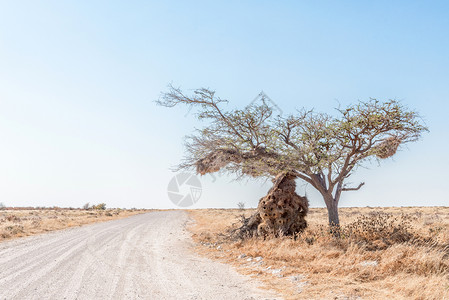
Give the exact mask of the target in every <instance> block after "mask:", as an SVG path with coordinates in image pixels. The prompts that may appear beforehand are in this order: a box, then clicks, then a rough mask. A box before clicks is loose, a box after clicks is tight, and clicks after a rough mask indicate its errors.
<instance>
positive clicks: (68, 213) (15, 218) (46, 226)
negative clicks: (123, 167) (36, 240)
mask: <svg viewBox="0 0 449 300" xmlns="http://www.w3.org/2000/svg"><path fill="white" fill-rule="evenodd" d="M146 211H147V210H137V209H131V210H127V209H107V210H80V209H65V208H57V209H14V210H5V209H3V210H0V242H1V241H4V240H7V239H12V238H17V237H23V236H29V235H34V234H39V233H43V232H47V231H53V230H59V229H65V228H69V227H73V226H81V225H84V224H89V223H95V222H103V221H109V220H114V219H120V218H125V217H129V216H132V215H135V214H140V213H144V212H146Z"/></svg>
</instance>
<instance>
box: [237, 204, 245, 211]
mask: <svg viewBox="0 0 449 300" xmlns="http://www.w3.org/2000/svg"><path fill="white" fill-rule="evenodd" d="M237 207H238V208H239V209H240V210H244V209H245V203H244V202H239V203H237Z"/></svg>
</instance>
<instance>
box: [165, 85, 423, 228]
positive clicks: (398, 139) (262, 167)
mask: <svg viewBox="0 0 449 300" xmlns="http://www.w3.org/2000/svg"><path fill="white" fill-rule="evenodd" d="M158 103H159V104H160V105H163V106H167V107H173V106H175V105H178V104H185V105H188V106H195V107H197V108H198V113H197V117H198V118H199V119H200V120H203V121H207V122H208V123H207V126H206V127H205V128H203V129H198V130H197V131H196V134H195V135H192V136H189V137H187V143H186V149H187V156H186V158H185V160H184V161H183V162H182V163H181V164H180V165H179V169H196V171H197V173H199V174H202V175H204V174H206V173H213V172H217V171H219V170H225V171H227V172H229V173H233V174H237V176H239V177H241V176H251V177H256V178H257V177H268V178H272V179H275V178H276V177H278V176H279V177H282V176H287V177H289V178H293V179H296V178H299V179H302V180H304V181H305V182H307V183H309V184H310V185H311V186H313V187H314V188H315V189H317V190H318V191H319V192H320V194H321V195H322V196H323V199H324V201H325V203H326V206H327V209H328V216H329V224H330V225H337V226H338V225H339V217H338V203H339V200H340V196H341V193H342V192H345V191H355V190H358V189H360V188H361V187H362V186H363V185H364V183H363V182H362V183H360V184H359V185H358V186H354V187H351V186H348V185H347V184H346V183H345V180H346V179H347V178H348V177H349V176H351V175H352V174H353V172H354V171H355V170H356V169H357V167H359V166H361V165H363V163H365V162H366V161H367V160H369V159H371V158H374V159H378V160H382V159H386V158H388V157H391V156H393V155H394V154H395V153H396V152H397V150H398V149H399V148H400V146H401V145H404V144H406V143H409V142H414V141H416V140H418V139H419V138H420V137H421V134H422V133H423V132H425V131H427V128H426V127H425V126H424V125H423V124H422V121H421V118H420V116H419V115H418V113H417V112H415V111H412V110H409V109H408V108H406V107H405V106H403V105H402V104H401V103H400V102H398V101H395V100H388V101H384V102H382V101H378V100H376V99H370V100H368V101H359V102H358V103H357V104H355V105H350V106H348V107H347V108H338V109H337V110H336V112H337V115H336V116H332V115H330V114H326V113H318V112H314V111H313V110H306V109H302V110H299V111H298V112H297V113H296V114H290V115H286V116H276V115H274V114H273V110H272V108H271V107H269V106H268V104H267V103H266V102H265V101H264V99H263V98H262V100H261V101H260V102H259V103H253V104H251V105H250V106H248V107H246V108H245V109H243V110H239V109H235V110H229V111H226V110H224V109H223V108H222V106H223V105H224V104H226V103H227V100H224V99H221V98H219V97H217V96H216V95H215V92H214V91H211V90H209V89H204V88H203V89H198V90H195V91H194V93H193V95H192V96H187V95H185V94H184V93H183V92H182V91H181V90H180V89H179V88H174V87H173V86H171V87H170V90H169V91H168V92H167V93H164V94H162V97H161V100H160V101H158ZM261 200H262V199H261ZM265 200H266V199H265ZM261 202H262V201H261ZM276 205H278V206H277V209H280V210H282V209H284V208H285V207H284V206H285V202H283V203H277V202H276ZM298 205H299V204H296V202H293V205H292V207H293V208H295V207H296V209H297V210H298V211H296V212H295V213H301V211H302V209H303V208H302V209H301V208H299V207H297V206H298ZM262 207H263V205H262V206H261V205H259V212H258V213H259V215H262V214H264V213H266V212H262ZM306 212H307V211H305V213H306ZM273 213H276V211H274V212H273ZM305 213H304V215H305ZM280 216H281V214H277V215H276V216H275V219H277V220H280ZM284 221H285V220H284ZM284 221H282V222H281V223H280V224H281V225H282V226H284V224H286V223H288V222H286V223H284ZM276 226H277V225H275V224H271V223H270V224H268V227H271V228H272V229H276V230H277V229H282V226H281V228H275V227H276ZM284 227H285V226H284ZM283 229H289V228H283ZM286 231H288V230H286Z"/></svg>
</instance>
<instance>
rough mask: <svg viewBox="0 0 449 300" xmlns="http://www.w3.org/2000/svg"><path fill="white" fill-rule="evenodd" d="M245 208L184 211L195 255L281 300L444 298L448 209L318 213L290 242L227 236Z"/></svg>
mask: <svg viewBox="0 0 449 300" xmlns="http://www.w3.org/2000/svg"><path fill="white" fill-rule="evenodd" d="M253 212H254V210H252V209H246V210H237V209H235V210H232V209H205V210H190V211H189V213H190V216H191V217H192V218H193V219H194V220H195V222H194V223H193V225H191V227H190V231H191V232H192V233H193V238H194V240H195V241H196V242H197V244H198V246H197V251H198V252H200V253H202V254H203V255H206V256H208V257H211V258H214V259H218V260H220V261H223V262H226V263H230V264H233V265H234V266H236V267H237V269H238V270H239V271H240V272H242V273H244V274H249V275H252V276H254V277H255V278H258V279H259V280H261V281H263V282H264V283H265V284H266V287H267V288H270V289H274V290H276V291H277V292H279V293H280V294H282V295H283V296H284V297H285V298H286V299H388V298H390V299H449V290H448V289H449V246H448V245H449V207H391V208H370V207H366V208H341V209H340V221H341V225H342V233H341V236H340V238H335V237H333V236H332V235H331V234H330V233H329V232H328V230H327V227H326V223H327V212H326V209H325V208H312V209H310V212H309V214H308V216H307V222H308V224H309V227H308V228H307V229H306V230H305V231H304V232H303V233H302V234H300V235H298V236H296V237H270V236H268V237H265V238H263V237H250V238H246V239H235V238H234V239H232V238H229V230H230V229H232V228H236V227H237V226H238V224H239V220H240V218H241V215H245V216H249V215H251V214H252V213H253Z"/></svg>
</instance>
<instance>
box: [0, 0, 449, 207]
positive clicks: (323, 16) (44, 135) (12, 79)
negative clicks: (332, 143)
mask: <svg viewBox="0 0 449 300" xmlns="http://www.w3.org/2000/svg"><path fill="white" fill-rule="evenodd" d="M448 54H449V5H448V4H447V2H446V1H370V2H368V1H245V2H243V1H204V2H200V1H157V2H156V1H0V202H3V203H5V204H6V205H11V206H26V205H31V206H53V205H59V206H74V207H79V206H81V205H83V204H84V203H86V202H91V203H98V202H105V203H107V204H108V206H118V207H147V208H151V207H155V208H164V207H174V206H173V205H172V204H171V202H170V201H169V200H168V198H167V194H166V189H167V184H168V182H169V180H170V178H171V177H172V176H173V175H174V174H173V173H172V172H171V171H170V170H169V168H170V167H171V166H173V165H175V164H176V163H178V162H179V161H180V160H181V158H182V155H183V147H182V142H183V136H184V135H186V134H189V133H191V132H192V130H193V128H194V127H195V126H201V124H199V123H197V122H196V121H195V120H194V119H193V116H192V115H187V116H185V114H186V112H187V109H186V108H175V109H166V108H163V107H158V106H156V105H155V104H154V102H153V101H154V100H156V99H157V98H158V96H159V94H160V92H161V91H164V90H166V86H167V84H169V83H171V82H172V83H174V84H175V85H178V86H181V87H183V88H185V89H187V90H189V89H194V88H198V87H209V88H212V89H215V90H216V91H217V94H218V95H220V96H222V97H224V98H228V99H229V100H230V101H231V107H234V106H235V107H244V106H245V105H246V104H248V103H249V102H250V101H251V100H252V99H253V98H254V97H255V96H256V95H257V94H258V93H259V92H260V91H261V90H264V91H265V92H266V93H267V94H268V95H269V96H270V97H271V98H272V99H273V100H274V101H275V102H276V103H277V104H278V106H280V107H281V108H282V109H283V111H284V112H285V113H288V112H292V111H294V109H295V108H300V107H303V106H305V107H308V108H312V107H314V108H315V109H316V110H320V111H327V112H332V108H333V107H335V106H337V105H338V103H341V104H342V105H345V104H348V103H352V102H355V101H357V100H358V99H361V100H363V99H368V98H369V97H375V98H378V99H388V98H394V99H400V100H402V101H403V102H404V103H405V104H407V105H408V106H409V107H411V108H414V109H416V110H418V111H419V112H420V113H421V114H422V115H423V116H424V118H425V120H426V123H427V125H428V126H429V127H430V130H431V132H430V133H429V134H426V135H424V138H423V140H421V141H420V142H418V143H415V144H411V145H409V146H408V148H407V149H404V150H403V151H402V152H400V153H399V154H397V155H396V156H395V158H394V159H393V160H388V161H386V162H385V163H384V165H383V166H381V167H377V166H376V165H373V166H370V167H369V169H360V170H359V171H358V173H357V175H356V176H354V177H353V178H352V179H351V181H353V182H354V183H358V182H359V181H366V185H365V186H364V187H363V188H362V190H360V191H358V192H353V193H351V194H350V193H347V194H344V195H343V197H342V200H341V205H342V206H367V205H369V206H388V205H404V206H408V205H448V204H449V201H448V200H449V199H448V197H447V193H446V188H447V187H446V185H447V179H448V175H447V169H448V167H449V158H448V154H447V152H448V149H449V142H448V140H449V134H448V130H449V117H448V116H447V114H448V113H449V104H448V99H449V55H448ZM201 180H202V184H203V195H202V197H201V199H200V200H199V202H198V203H197V204H196V206H195V207H235V206H236V204H237V202H239V201H243V202H245V203H246V205H247V206H255V205H256V204H257V201H258V199H259V198H260V197H261V196H263V195H264V193H265V192H266V191H267V189H268V188H269V184H265V185H263V184H261V183H259V182H253V181H249V182H246V181H245V182H232V178H230V177H226V176H221V177H219V179H218V180H217V181H216V182H212V180H211V178H210V177H209V176H206V177H203V178H201ZM305 191H306V192H307V194H308V195H309V197H310V202H311V205H312V206H322V205H323V203H322V200H321V199H320V198H319V197H318V196H317V195H316V194H315V193H313V191H312V189H311V187H310V186H304V185H303V184H301V183H300V182H298V192H299V193H301V194H303V193H304V192H305Z"/></svg>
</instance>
